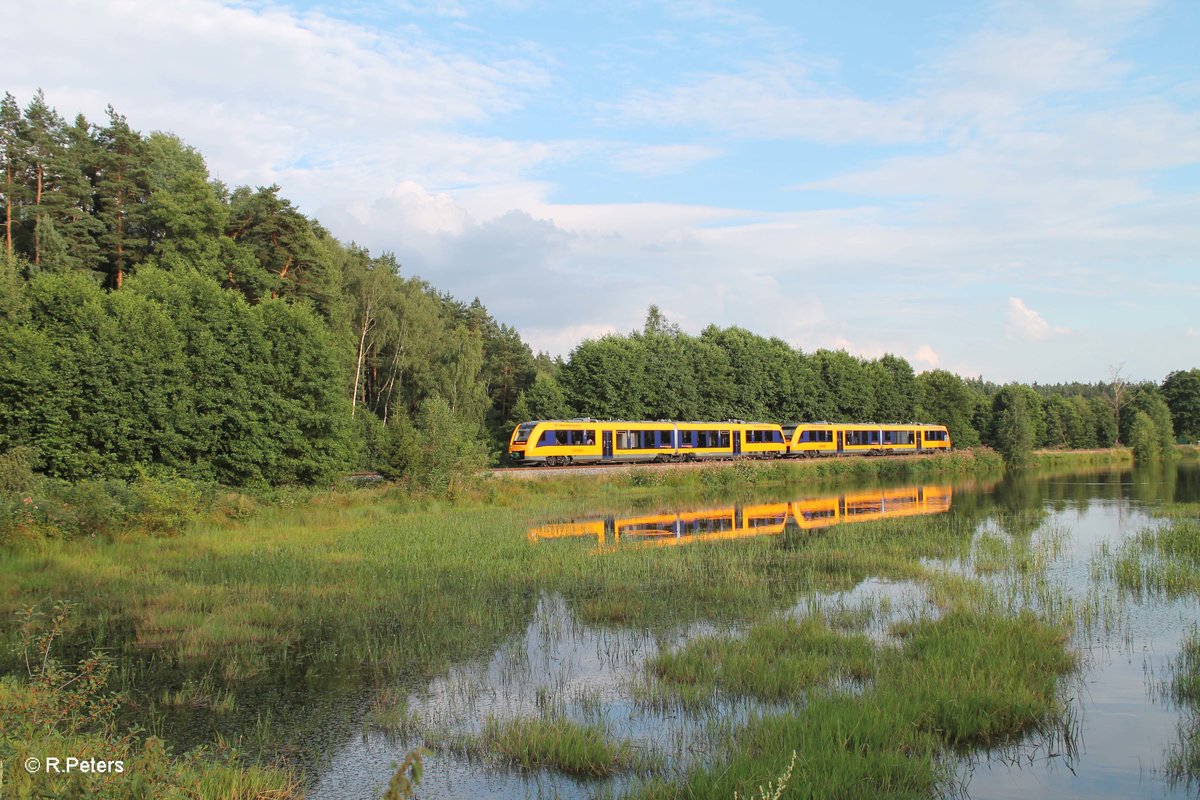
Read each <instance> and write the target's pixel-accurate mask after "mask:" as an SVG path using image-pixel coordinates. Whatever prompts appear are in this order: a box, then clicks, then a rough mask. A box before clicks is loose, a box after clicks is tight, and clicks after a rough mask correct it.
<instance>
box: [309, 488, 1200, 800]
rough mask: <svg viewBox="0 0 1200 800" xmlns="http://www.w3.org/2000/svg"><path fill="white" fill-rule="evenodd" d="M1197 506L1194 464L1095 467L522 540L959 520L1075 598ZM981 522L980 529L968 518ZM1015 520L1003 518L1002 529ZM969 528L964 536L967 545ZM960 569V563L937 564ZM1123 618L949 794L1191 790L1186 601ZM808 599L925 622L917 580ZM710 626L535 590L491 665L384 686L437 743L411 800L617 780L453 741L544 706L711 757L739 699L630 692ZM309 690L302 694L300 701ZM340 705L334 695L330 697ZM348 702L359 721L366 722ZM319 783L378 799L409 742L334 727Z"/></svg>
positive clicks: (582, 788)
mask: <svg viewBox="0 0 1200 800" xmlns="http://www.w3.org/2000/svg"><path fill="white" fill-rule="evenodd" d="M1194 501H1200V469H1198V468H1197V465H1195V464H1185V465H1182V466H1180V467H1179V468H1178V469H1176V468H1173V467H1172V468H1167V469H1159V470H1157V471H1128V470H1126V471H1106V472H1097V473H1091V474H1085V475H1069V476H1062V477H1045V476H1040V477H1038V476H1034V477H1027V478H1024V479H1020V480H1012V479H1010V480H1006V481H1002V482H999V483H996V484H994V485H990V486H980V485H977V484H975V483H973V482H972V483H960V484H957V485H927V486H916V487H913V486H909V487H903V486H902V487H888V488H868V489H862V490H858V491H853V492H843V493H839V494H832V495H830V494H825V495H822V494H820V493H813V492H809V493H799V494H797V495H791V496H782V495H781V496H778V497H774V498H768V499H767V500H761V501H757V502H755V503H752V504H726V505H721V504H713V505H711V506H708V507H702V508H695V507H693V508H664V509H656V510H655V513H646V514H642V515H640V516H624V517H615V516H611V515H610V516H605V515H603V514H597V515H593V516H586V515H582V516H581V517H580V518H579V519H576V520H566V521H553V522H550V523H548V524H547V525H544V526H539V527H538V528H535V529H533V530H531V531H530V534H529V538H530V546H531V547H579V546H583V547H589V548H593V549H594V550H595V551H596V554H597V556H598V557H603V555H604V552H605V551H606V550H611V549H614V548H626V547H632V548H637V547H660V546H688V545H696V546H702V545H701V543H708V544H709V545H711V546H725V545H719V544H716V543H718V542H722V541H730V544H729V545H728V546H736V544H735V543H733V542H732V540H736V539H743V538H746V537H779V538H780V540H781V541H782V540H783V539H785V538H786V537H788V536H795V535H803V533H804V531H806V530H808V529H812V528H816V527H819V526H821V525H826V524H830V523H842V524H854V523H855V522H860V521H869V520H874V519H881V518H888V517H900V516H920V515H933V514H943V515H960V516H961V517H962V518H963V519H964V520H965V522H964V524H970V525H978V530H979V531H980V532H981V533H982V532H984V531H988V530H996V529H997V527H998V526H1001V525H1008V526H1010V528H1011V527H1012V526H1014V525H1016V526H1017V527H1021V528H1022V530H1020V531H1013V530H1006V531H1005V532H1007V533H1015V534H1017V535H1024V536H1028V537H1029V538H1030V541H1031V542H1032V543H1034V544H1037V543H1039V542H1040V541H1045V540H1046V537H1054V539H1055V541H1056V542H1057V548H1056V555H1055V556H1054V558H1053V559H1052V561H1051V564H1050V566H1049V569H1048V577H1049V580H1050V581H1051V582H1052V584H1053V585H1055V586H1057V587H1060V588H1061V589H1062V590H1063V591H1064V592H1065V593H1067V594H1070V595H1074V596H1078V597H1079V598H1083V597H1085V596H1087V595H1088V594H1089V593H1090V592H1092V591H1093V581H1094V580H1097V579H1095V578H1093V577H1092V571H1091V564H1092V562H1093V560H1094V559H1095V558H1096V555H1097V551H1098V550H1099V549H1100V547H1101V546H1102V545H1103V544H1105V543H1107V544H1109V545H1110V546H1118V545H1119V544H1120V543H1121V542H1122V541H1123V540H1124V539H1126V538H1127V537H1130V536H1132V535H1134V534H1136V533H1137V532H1138V531H1139V530H1141V529H1143V528H1145V527H1147V526H1150V525H1154V524H1157V523H1156V521H1155V520H1153V519H1152V518H1151V517H1150V516H1149V512H1150V511H1151V510H1152V509H1153V508H1154V507H1156V506H1159V505H1162V504H1166V503H1172V502H1194ZM980 520H981V521H980ZM1014 520H1018V522H1015V523H1014ZM981 533H977V534H976V535H977V536H978V535H981ZM944 566H945V568H946V569H951V570H954V569H962V570H969V569H970V568H971V565H970V564H945V565H944ZM1102 591H1103V592H1104V593H1107V594H1108V595H1110V596H1111V597H1112V601H1113V607H1115V608H1119V609H1120V612H1119V614H1118V615H1117V617H1116V618H1115V619H1114V620H1113V624H1112V625H1111V626H1109V629H1107V630H1105V629H1104V626H1103V625H1100V626H1097V628H1098V629H1095V630H1092V631H1090V632H1087V631H1082V630H1081V631H1080V633H1078V634H1077V636H1076V641H1075V642H1074V646H1075V647H1076V649H1077V650H1078V651H1079V652H1080V653H1081V655H1082V658H1083V663H1084V667H1083V670H1082V672H1081V674H1080V676H1079V677H1078V678H1077V679H1074V680H1073V681H1072V682H1071V683H1070V685H1069V686H1068V688H1067V695H1068V697H1069V707H1070V714H1069V716H1070V717H1071V719H1072V721H1073V733H1072V734H1070V735H1065V736H1064V735H1058V736H1053V737H1051V738H1050V739H1046V738H1044V737H1042V738H1035V739H1030V740H1027V741H1025V742H1022V743H1021V744H1019V745H1017V746H1014V747H1010V748H1008V749H1006V750H1005V751H1004V752H990V753H979V754H975V755H974V756H971V757H970V758H968V759H965V760H964V761H963V763H962V764H961V765H960V767H959V769H958V778H959V780H960V784H961V785H960V789H961V792H962V793H963V794H965V795H966V796H968V797H971V798H1029V797H1054V798H1073V797H1078V798H1096V797H1108V798H1125V797H1156V798H1157V797H1163V798H1174V797H1189V796H1192V794H1193V793H1194V792H1190V791H1188V788H1187V787H1184V786H1171V785H1169V784H1168V783H1167V781H1166V780H1165V779H1164V778H1163V776H1162V766H1163V764H1164V763H1165V760H1166V756H1165V752H1166V750H1167V748H1168V747H1170V746H1171V744H1172V743H1173V742H1174V741H1175V740H1176V727H1177V725H1178V724H1179V721H1180V718H1181V716H1180V710H1179V709H1178V708H1176V707H1175V706H1174V705H1173V704H1172V703H1170V702H1169V701H1167V700H1163V699H1161V695H1160V692H1159V686H1160V684H1161V682H1162V681H1163V680H1165V679H1167V678H1168V676H1169V671H1168V665H1169V664H1170V663H1171V662H1172V660H1173V659H1174V658H1175V657H1176V656H1177V654H1178V652H1179V648H1180V643H1181V640H1182V637H1183V635H1184V634H1185V633H1186V632H1187V631H1188V630H1190V629H1191V627H1192V626H1193V625H1194V624H1196V623H1197V622H1200V607H1198V605H1197V602H1196V600H1194V599H1189V600H1186V601H1178V602H1168V601H1164V600H1152V599H1147V600H1141V601H1135V600H1133V599H1131V598H1128V597H1120V596H1118V595H1117V590H1116V589H1115V587H1111V586H1106V587H1104V588H1103V589H1102ZM814 606H819V607H829V608H848V609H853V608H857V607H860V606H867V607H871V608H874V609H876V611H877V612H878V611H879V610H886V613H882V614H877V616H876V619H875V621H874V623H873V626H874V631H875V632H876V633H879V634H880V635H881V636H885V635H886V634H885V633H884V632H885V631H886V628H887V626H888V624H889V623H890V621H892V620H893V619H896V618H905V617H913V616H917V615H920V614H922V613H925V614H928V613H930V612H929V608H928V606H926V605H925V601H924V599H923V595H922V591H921V587H919V586H916V585H912V584H905V583H894V582H888V581H882V580H878V579H868V580H866V581H864V582H862V583H861V584H860V585H858V586H857V587H855V588H853V589H852V590H850V591H847V592H843V593H839V594H833V595H822V596H817V597H815V598H797V606H796V608H795V609H794V610H793V613H796V614H798V615H803V614H807V613H811V611H812V609H813V608H814ZM710 630H712V628H710V627H708V626H706V625H691V626H688V627H686V628H682V629H680V630H677V631H673V632H671V633H669V634H661V633H660V634H657V635H654V634H651V633H647V632H644V631H641V630H613V629H611V628H605V629H598V628H592V627H590V626H588V625H586V624H583V623H582V622H580V621H579V620H577V619H576V618H575V616H574V614H573V613H572V611H571V610H570V609H569V608H568V607H567V606H566V604H565V603H564V601H563V600H562V599H561V598H560V597H556V596H544V597H542V598H541V599H540V600H539V602H538V604H537V608H536V611H535V613H534V615H533V618H532V620H531V621H530V622H529V624H528V626H527V627H526V629H525V631H524V633H523V634H522V635H519V636H516V637H514V638H513V639H511V640H510V641H508V642H507V643H506V644H505V645H504V646H503V647H501V648H500V649H499V650H498V651H497V652H495V653H494V654H493V655H492V656H491V657H490V658H488V659H486V660H482V661H479V662H477V663H469V664H460V665H457V666H455V667H454V668H452V669H451V670H450V671H449V673H448V674H446V675H444V676H442V677H440V678H438V679H437V680H434V681H433V682H431V683H429V684H428V685H423V686H417V687H412V686H398V687H396V691H398V692H400V693H402V694H403V695H406V696H407V697H408V704H409V713H410V715H411V716H412V717H413V718H414V720H415V725H416V726H417V729H419V730H420V731H423V732H424V733H425V735H426V736H427V737H431V738H435V739H438V740H440V741H443V742H450V743H451V744H449V745H447V746H444V747H443V748H441V749H439V750H438V751H437V752H436V753H435V754H433V755H432V756H430V757H429V758H428V759H427V760H426V771H425V777H424V780H423V781H422V783H421V785H420V792H419V796H420V797H422V798H474V797H509V798H526V797H564V798H576V797H578V798H583V797H592V796H594V795H595V794H596V793H597V792H599V791H604V790H609V789H611V790H616V791H618V792H619V790H620V788H621V784H620V783H615V784H614V783H609V784H604V783H596V782H590V781H576V780H573V779H570V778H566V777H563V776H561V775H558V774H556V773H553V772H551V771H540V772H535V773H532V774H530V773H523V772H520V771H518V770H515V769H508V768H501V767H496V766H495V765H493V764H489V763H486V762H485V761H482V760H480V759H478V758H477V757H472V756H471V755H470V753H469V752H468V751H467V750H466V749H465V748H463V747H458V748H456V747H455V746H454V745H453V742H455V741H460V740H462V739H463V737H467V736H470V735H472V734H476V733H478V732H479V730H480V728H481V725H482V724H483V723H482V721H483V720H485V719H487V718H488V717H489V716H491V717H495V718H497V719H502V720H503V719H511V718H515V717H529V716H537V715H539V714H543V713H545V712H547V711H555V712H557V713H559V714H564V715H566V716H568V717H570V718H573V719H577V720H582V721H586V722H596V723H601V724H604V725H606V726H607V727H608V729H609V730H610V732H611V733H612V735H613V736H614V737H615V738H628V739H630V740H632V741H633V743H634V745H635V747H636V748H638V749H639V750H642V751H644V752H646V753H650V754H653V755H654V756H655V757H656V758H658V759H660V760H661V761H662V762H663V763H665V764H666V765H667V768H668V770H685V769H687V768H688V767H689V766H690V765H693V764H696V763H702V762H704V761H706V760H711V759H712V758H719V755H717V754H716V752H715V746H714V745H713V744H712V742H713V741H714V738H715V737H719V736H720V734H721V733H722V732H725V731H728V730H730V729H736V726H737V725H738V724H739V722H740V721H741V720H743V719H744V718H745V716H746V714H747V713H749V712H751V711H753V710H756V709H760V708H761V706H758V705H755V704H752V703H728V704H725V705H721V706H719V707H717V708H715V709H711V710H708V711H705V712H699V713H696V714H691V713H684V712H682V711H680V710H678V709H674V710H667V711H662V710H651V709H647V708H645V707H644V704H638V703H635V702H634V701H633V699H632V697H633V695H634V692H635V689H636V686H637V683H638V681H639V680H640V679H641V676H642V675H643V674H644V669H643V665H644V664H645V662H646V660H647V659H648V658H650V657H652V656H653V655H654V654H655V653H657V652H658V651H659V650H661V649H664V648H671V647H675V646H678V645H679V644H681V643H683V642H686V641H687V640H688V639H689V638H691V637H694V636H696V635H697V634H700V633H704V632H707V631H710ZM310 696H311V695H310ZM344 699H345V698H340V700H339V702H340V701H341V700H344ZM365 714H366V709H365V708H361V707H360V708H359V710H358V712H357V718H356V719H357V720H361V719H362V718H363V717H365ZM322 736H323V738H321V739H320V741H319V743H318V749H319V750H321V751H322V752H323V756H322V757H321V758H320V763H321V767H320V774H319V777H318V779H317V780H316V782H315V784H314V785H313V787H312V788H311V792H310V796H311V797H313V798H317V800H334V799H339V800H340V799H341V798H361V797H373V796H377V795H378V793H379V792H380V791H381V790H382V788H383V787H384V786H386V783H387V781H388V779H389V778H390V776H391V772H392V769H393V764H395V763H396V762H398V761H399V760H401V759H402V758H403V756H404V755H405V753H406V752H407V751H408V750H409V749H411V747H413V746H415V745H417V744H419V741H417V740H415V739H414V740H413V741H408V740H406V739H404V738H402V737H397V736H387V735H384V734H381V733H377V732H374V731H371V730H367V729H365V728H364V727H362V726H361V724H360V722H358V721H356V720H349V721H345V723H344V724H343V725H341V726H333V727H332V728H331V729H330V730H328V731H325V732H324V733H323V734H322Z"/></svg>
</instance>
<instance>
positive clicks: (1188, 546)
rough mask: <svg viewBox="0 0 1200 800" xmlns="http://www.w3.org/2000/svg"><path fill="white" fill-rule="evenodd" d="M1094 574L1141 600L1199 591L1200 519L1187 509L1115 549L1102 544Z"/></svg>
mask: <svg viewBox="0 0 1200 800" xmlns="http://www.w3.org/2000/svg"><path fill="white" fill-rule="evenodd" d="M1093 573H1094V574H1095V575H1096V576H1097V577H1103V578H1108V579H1110V580H1112V581H1115V583H1116V585H1117V586H1118V587H1119V588H1121V589H1122V590H1124V591H1125V592H1127V593H1129V594H1130V595H1132V596H1134V597H1136V598H1138V599H1142V598H1146V597H1165V598H1167V599H1175V598H1179V597H1185V596H1191V595H1195V594H1198V593H1200V519H1197V518H1195V517H1193V516H1192V515H1191V513H1189V511H1186V510H1185V511H1183V512H1180V513H1179V514H1178V515H1173V518H1172V519H1170V520H1169V521H1168V522H1164V523H1162V524H1159V525H1157V526H1155V527H1152V528H1147V529H1145V530H1142V531H1141V532H1140V533H1138V534H1137V536H1136V537H1134V538H1133V539H1132V540H1130V541H1127V542H1125V543H1124V544H1123V545H1122V546H1121V547H1119V548H1117V549H1116V550H1113V549H1112V548H1110V547H1108V546H1103V547H1102V548H1101V550H1100V553H1099V556H1098V558H1097V559H1096V561H1095V562H1094V565H1093Z"/></svg>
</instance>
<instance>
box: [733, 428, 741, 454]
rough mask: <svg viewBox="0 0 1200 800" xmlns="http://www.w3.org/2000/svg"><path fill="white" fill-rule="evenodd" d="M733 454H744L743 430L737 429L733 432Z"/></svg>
mask: <svg viewBox="0 0 1200 800" xmlns="http://www.w3.org/2000/svg"><path fill="white" fill-rule="evenodd" d="M733 454H734V455H735V456H740V455H741V454H742V432H741V431H737V430H735V431H734V432H733Z"/></svg>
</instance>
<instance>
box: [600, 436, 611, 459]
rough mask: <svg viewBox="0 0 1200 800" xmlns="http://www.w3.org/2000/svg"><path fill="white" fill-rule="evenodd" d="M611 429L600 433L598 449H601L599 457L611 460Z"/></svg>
mask: <svg viewBox="0 0 1200 800" xmlns="http://www.w3.org/2000/svg"><path fill="white" fill-rule="evenodd" d="M612 442H613V440H612V431H603V432H601V434H600V449H601V450H602V453H601V456H600V457H601V458H602V459H604V460H608V461H611V460H612V457H613V446H612Z"/></svg>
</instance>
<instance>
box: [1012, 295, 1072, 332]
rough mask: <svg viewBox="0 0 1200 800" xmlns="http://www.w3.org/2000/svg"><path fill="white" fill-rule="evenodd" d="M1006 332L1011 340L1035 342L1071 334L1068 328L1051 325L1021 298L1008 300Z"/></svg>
mask: <svg viewBox="0 0 1200 800" xmlns="http://www.w3.org/2000/svg"><path fill="white" fill-rule="evenodd" d="M1004 330H1005V333H1006V334H1007V335H1008V337H1009V338H1010V339H1026V340H1028V341H1033V342H1037V341H1042V340H1043V339H1049V338H1050V337H1052V336H1056V335H1058V334H1063V333H1070V331H1068V330H1067V329H1066V328H1060V327H1056V326H1054V325H1051V324H1050V323H1049V322H1047V321H1046V320H1045V319H1044V318H1043V317H1042V315H1041V314H1039V313H1038V312H1036V311H1034V310H1033V309H1032V308H1030V307H1029V306H1027V305H1025V301H1023V300H1022V299H1021V298H1019V297H1010V298H1008V323H1007V324H1006V325H1005V328H1004Z"/></svg>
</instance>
